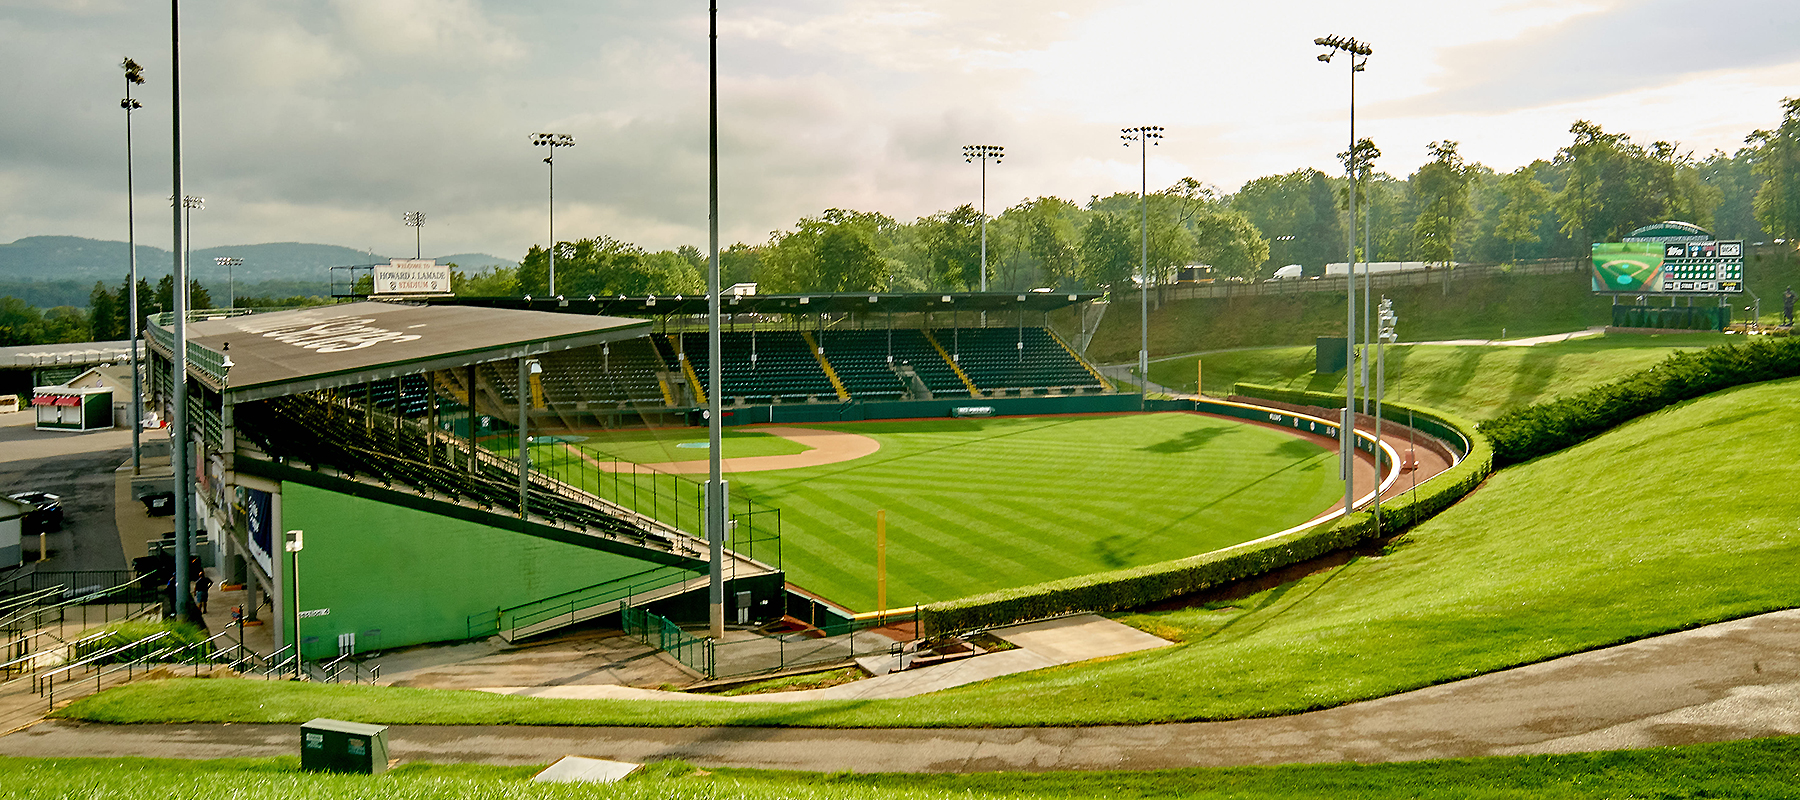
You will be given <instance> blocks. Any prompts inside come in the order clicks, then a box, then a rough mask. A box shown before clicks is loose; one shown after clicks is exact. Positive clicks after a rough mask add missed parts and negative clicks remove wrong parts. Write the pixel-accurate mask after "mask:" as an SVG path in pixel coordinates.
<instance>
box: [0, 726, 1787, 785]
mask: <svg viewBox="0 0 1800 800" xmlns="http://www.w3.org/2000/svg"><path fill="white" fill-rule="evenodd" d="M1796 758H1800V741H1797V740H1796V739H1794V738H1793V737H1781V738H1772V739H1758V740H1754V741H1748V742H1728V743H1723V744H1703V745H1688V746H1683V747H1664V748H1656V749H1652V750H1636V751H1622V752H1610V753H1576V754H1571V755H1554V756H1507V757H1498V758H1467V759H1454V760H1445V761H1421V762H1412V763H1403V764H1369V765H1362V764H1305V765H1293V766H1282V767H1235V768H1224V769H1179V770H1157V771H1154V772H1047V773H976V774H971V775H898V774H885V775H884V774H876V775H859V774H852V773H834V774H829V775H825V774H818V773H807V772H777V771H770V770H747V769H724V768H714V769H707V770H700V769H696V768H694V767H693V766H691V765H689V764H686V763H683V762H679V761H666V762H661V763H657V764H651V765H649V766H647V767H645V768H644V770H642V771H641V772H639V773H638V774H636V775H633V776H632V777H629V778H627V779H625V780H624V781H621V782H620V783H617V784H613V785H610V786H593V785H581V784H541V783H530V782H529V781H528V779H529V778H530V777H531V776H532V775H533V774H535V773H536V772H537V771H538V770H540V769H541V768H542V767H540V766H526V767H495V766H483V765H474V764H469V765H434V764H406V765H402V766H400V767H397V768H395V769H393V770H391V771H389V772H388V773H387V774H385V775H378V776H363V775H322V774H317V773H303V772H300V771H299V763H298V762H299V759H297V758H293V757H284V758H266V759H228V760H227V759H221V760H214V761H178V760H174V759H150V758H58V759H27V758H0V786H4V787H5V788H4V789H3V790H0V795H3V796H5V797H17V798H33V799H35V798H65V797H80V798H85V799H86V800H125V799H126V798H130V799H131V800H139V799H140V798H143V799H144V800H160V799H163V798H166V799H167V800H194V798H204V797H221V798H227V797H228V798H247V797H257V798H271V797H279V798H292V799H293V800H315V799H316V800H340V799H342V800H351V799H352V798H354V799H355V800H362V798H370V797H384V798H410V799H411V800H439V799H440V798H442V799H443V800H452V799H454V800H463V799H464V798H500V799H502V800H504V799H506V798H526V797H530V798H551V799H552V800H556V799H558V798H576V797H582V798H589V797H592V798H617V799H618V800H635V799H636V798H654V800H669V799H671V798H675V799H685V798H710V799H711V800H814V799H815V798H819V799H821V800H822V799H823V798H831V800H840V799H841V800H915V799H917V800H924V798H933V799H935V798H943V797H966V798H975V799H976V800H983V799H985V798H994V799H995V800H999V799H1000V798H1021V799H1024V798H1042V799H1043V800H1051V799H1052V798H1082V800H1086V799H1087V798H1094V797H1108V798H1116V799H1117V800H1129V799H1130V798H1148V797H1158V798H1162V797H1175V798H1238V799H1240V800H1257V799H1258V798H1321V799H1324V798H1329V799H1330V800H1344V799H1346V798H1348V799H1354V798H1367V799H1368V800H1390V798H1391V799H1392V800H1402V799H1403V798H1407V799H1410V798H1456V799H1457V800H1463V799H1464V798H1501V797H1533V798H1548V799H1550V800H1559V799H1560V798H1614V797H1668V798H1676V797H1794V796H1796V795H1800V792H1796V790H1795V789H1794V786H1793V780H1792V779H1793V764H1794V759H1796Z"/></svg>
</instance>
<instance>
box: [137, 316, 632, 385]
mask: <svg viewBox="0 0 1800 800" xmlns="http://www.w3.org/2000/svg"><path fill="white" fill-rule="evenodd" d="M171 322H172V320H171V319H170V318H169V316H168V315H163V317H162V318H161V319H160V320H157V324H154V325H152V326H151V328H150V331H149V332H150V335H151V340H152V342H154V345H155V347H156V349H157V350H158V351H159V352H160V353H162V354H163V355H164V356H168V355H170V354H171V353H172V352H173V346H174V334H173V333H172V332H171V331H170V330H169V328H168V326H169V324H170V323H171ZM649 332H650V322H649V321H648V320H642V319H619V318H616V317H605V316H585V317H583V316H574V315H570V314H547V313H544V312H540V311H521V310H514V309H505V308H490V307H474V306H444V305H402V304H398V303H380V302H363V303H349V304H345V305H335V306H318V307H315V308H305V309H296V310H292V311H276V312H272V313H268V314H250V315H244V316H231V317H222V318H214V319H206V320H200V321H196V322H190V323H188V326H187V335H188V345H189V349H188V354H189V358H188V361H189V365H190V374H192V375H194V376H195V377H196V378H199V379H200V380H203V381H205V382H207V383H208V384H210V385H211V386H212V387H213V388H214V389H217V390H219V391H221V392H224V393H225V394H227V395H229V396H230V398H231V399H232V400H233V401H234V402H245V401H250V400H261V399H265V398H269V397H280V396H283V395H290V394H295V393H298V392H306V391H313V390H316V389H329V388H333V387H340V386H354V385H357V384H362V383H367V382H370V381H378V380H391V379H393V378H398V377H400V376H403V375H412V374H417V373H420V372H426V371H430V370H440V369H451V368H455V367H462V366H468V365H470V364H480V363H485V362H489V361H502V360H507V359H514V358H521V357H526V356H533V355H538V354H541V353H547V352H551V351H555V350H568V349H571V348H576V347H586V346H589V345H597V344H601V343H603V342H612V341H618V340H620V339H633V338H637V337H640V336H644V335H646V334H648V333H649ZM228 356H229V359H228V358H227V357H228ZM227 361H229V364H227Z"/></svg>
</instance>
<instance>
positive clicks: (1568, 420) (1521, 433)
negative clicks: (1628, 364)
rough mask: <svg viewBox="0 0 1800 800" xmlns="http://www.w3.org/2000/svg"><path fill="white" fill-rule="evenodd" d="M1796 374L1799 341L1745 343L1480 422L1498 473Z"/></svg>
mask: <svg viewBox="0 0 1800 800" xmlns="http://www.w3.org/2000/svg"><path fill="white" fill-rule="evenodd" d="M1796 375H1800V340H1796V339H1782V340H1779V341H1776V340H1770V339H1766V338H1760V337H1759V338H1756V339H1751V340H1749V341H1747V342H1745V343H1744V344H1727V345H1719V346H1717V347H1709V348H1707V349H1705V350H1701V351H1698V352H1685V353H1674V354H1672V355H1670V356H1669V357H1668V358H1667V359H1664V360H1663V362H1662V363H1660V364H1657V365H1656V366H1653V367H1650V368H1649V369H1645V370H1641V371H1638V372H1635V373H1632V374H1631V375H1627V376H1625V377H1624V378H1621V379H1619V380H1617V381H1614V382H1612V383H1607V384H1602V385H1600V386H1596V387H1594V388H1592V389H1588V390H1587V391H1584V392H1581V393H1579V394H1574V395H1570V396H1568V397H1559V398H1556V399H1555V400H1550V401H1547V402H1543V403H1536V404H1533V405H1529V406H1525V407H1523V408H1517V409H1514V410H1512V411H1508V412H1506V413H1504V414H1501V415H1500V416H1498V417H1495V418H1494V419H1491V420H1488V421H1487V422H1484V423H1482V424H1481V428H1480V430H1481V433H1482V434H1483V435H1484V436H1486V437H1487V438H1488V439H1489V441H1491V442H1492V443H1493V447H1494V463H1495V466H1496V467H1504V466H1507V465H1510V464H1516V463H1519V462H1521V461H1528V460H1530V459H1533V458H1537V457H1538V456H1541V455H1545V454H1547V453H1553V452H1556V451H1558V450H1561V449H1563V448H1565V447H1570V446H1572V445H1576V444H1580V443H1581V442H1584V441H1587V440H1588V439H1591V438H1593V437H1595V436H1598V435H1600V434H1601V433H1605V432H1606V431H1608V430H1611V429H1613V428H1615V427H1617V426H1619V425H1621V424H1623V423H1626V422H1629V421H1631V420H1633V419H1636V418H1638V417H1641V416H1643V415H1645V414H1648V413H1650V412H1652V411H1657V410H1660V409H1662V408H1666V407H1668V406H1670V405H1673V404H1675V403H1679V402H1681V401H1683V400H1691V399H1693V398H1696V397H1699V396H1701V395H1705V394H1711V393H1712V392H1716V391H1719V390H1720V389H1728V388H1730V387H1733V386H1740V385H1743V384H1746V383H1760V382H1762V381H1769V380H1775V379H1778V378H1790V377H1793V376H1796Z"/></svg>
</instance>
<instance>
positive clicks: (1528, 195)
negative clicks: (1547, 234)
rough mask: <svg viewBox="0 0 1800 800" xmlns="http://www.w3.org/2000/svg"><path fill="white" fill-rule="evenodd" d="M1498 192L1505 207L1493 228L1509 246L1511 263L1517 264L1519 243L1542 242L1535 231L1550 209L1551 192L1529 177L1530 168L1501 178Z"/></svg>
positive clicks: (1531, 176)
mask: <svg viewBox="0 0 1800 800" xmlns="http://www.w3.org/2000/svg"><path fill="white" fill-rule="evenodd" d="M1499 190H1500V193H1501V195H1502V196H1503V197H1505V198H1506V205H1505V206H1503V207H1501V209H1500V222H1499V225H1497V226H1495V228H1494V235H1495V236H1498V237H1499V238H1501V239H1504V240H1506V241H1507V242H1510V243H1511V244H1512V257H1511V259H1510V260H1512V261H1517V260H1519V243H1520V242H1530V243H1535V242H1538V241H1540V240H1541V239H1542V237H1541V236H1539V234H1538V229H1539V228H1540V227H1541V225H1542V223H1543V217H1544V214H1545V213H1546V212H1548V211H1549V210H1550V189H1549V187H1547V186H1545V185H1544V184H1543V182H1542V181H1539V180H1538V179H1537V176H1536V175H1534V174H1532V170H1531V167H1530V166H1524V167H1520V168H1518V169H1516V170H1513V171H1512V172H1509V173H1507V174H1505V175H1503V176H1501V178H1500V185H1499Z"/></svg>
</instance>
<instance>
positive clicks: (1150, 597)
mask: <svg viewBox="0 0 1800 800" xmlns="http://www.w3.org/2000/svg"><path fill="white" fill-rule="evenodd" d="M1247 386H1248V385H1247V384H1239V391H1238V393H1239V394H1245V391H1244V389H1245V388H1246V387H1247ZM1249 388H1251V389H1252V390H1254V389H1259V388H1266V387H1249ZM1284 395H1285V396H1284V397H1282V398H1280V399H1283V400H1286V401H1289V402H1294V403H1300V404H1308V405H1326V404H1329V402H1330V395H1324V394H1319V393H1314V392H1284ZM1268 399H1276V398H1268ZM1338 405H1339V406H1340V407H1341V406H1342V398H1339V403H1338ZM1388 405H1389V406H1392V407H1398V408H1400V409H1401V410H1411V411H1413V413H1414V414H1416V415H1417V416H1419V417H1420V418H1421V419H1423V418H1428V417H1429V418H1432V419H1434V420H1435V421H1437V422H1438V423H1439V424H1442V425H1444V426H1446V427H1449V428H1452V429H1455V430H1457V431H1459V432H1462V433H1463V434H1464V435H1465V436H1466V437H1467V438H1468V439H1469V441H1470V442H1471V448H1470V452H1469V455H1468V457H1467V458H1464V459H1463V460H1462V461H1461V462H1458V463H1457V465H1456V466H1454V467H1452V468H1450V469H1449V470H1446V471H1445V472H1444V473H1443V474H1441V475H1438V476H1437V477H1435V478H1432V479H1431V480H1429V481H1426V482H1425V483H1424V484H1422V485H1420V487H1419V490H1418V491H1416V492H1412V493H1409V494H1408V495H1406V496H1404V497H1401V498H1396V499H1393V500H1388V501H1384V502H1383V504H1382V508H1381V517H1382V522H1381V527H1380V529H1379V530H1380V533H1382V534H1394V533H1399V532H1401V531H1403V530H1405V529H1406V528H1409V527H1411V526H1412V525H1415V524H1417V523H1418V522H1420V521H1423V520H1425V519H1428V518H1430V517H1431V516H1432V515H1434V514H1436V513H1438V512H1439V511H1442V510H1443V509H1445V508H1448V507H1449V506H1450V505H1451V504H1452V503H1455V502H1456V501H1457V500H1460V499H1462V497H1463V496H1464V495H1466V494H1468V493H1469V492H1470V491H1472V490H1473V489H1474V488H1475V487H1476V486H1478V485H1480V484H1481V481H1482V480H1484V479H1486V478H1487V476H1488V473H1489V472H1490V471H1491V470H1492V468H1493V455H1492V451H1491V450H1490V449H1489V448H1488V445H1487V442H1486V441H1485V440H1483V439H1482V438H1481V436H1480V435H1479V434H1477V433H1476V432H1475V427H1474V426H1473V425H1471V424H1469V423H1468V422H1466V421H1463V420H1461V419H1459V418H1457V417H1454V416H1451V415H1448V414H1444V413H1442V412H1438V411H1433V410H1428V409H1423V408H1418V407H1414V406H1407V405H1403V404H1396V403H1390V404H1388ZM1376 535H1377V526H1376V522H1375V518H1374V515H1373V514H1371V513H1368V512H1358V513H1355V514H1351V515H1349V516H1348V517H1340V518H1339V519H1336V520H1333V521H1331V522H1327V523H1323V524H1320V525H1316V526H1314V527H1311V528H1307V529H1305V530H1301V531H1295V532H1293V533H1290V534H1287V535H1284V536H1280V537H1268V538H1264V539H1258V540H1255V541H1250V542H1245V543H1242V544H1238V545H1233V546H1231V547H1227V548H1224V549H1221V550H1215V551H1213V552H1211V553H1205V554H1202V555H1197V556H1190V557H1188V558H1183V559H1177V560H1175V561H1165V562H1163V563H1160V564H1150V565H1146V566H1142V567H1132V568H1129V569H1121V570H1113V571H1111V572H1097V573H1094V574H1091V575H1081V576H1077V577H1073V578H1064V579H1062V580H1058V581H1050V582H1048V583H1040V584H1036V585H1033V586H1021V587H1018V588H1015V589H1004V590H1001V591H997V592H989V593H987V594H982V595H976V596H974V597H966V598H963V599H961V600H950V601H946V602H941V603H932V604H930V605H928V606H924V607H922V608H920V609H919V627H920V634H921V635H922V636H939V635H943V634H947V633H953V632H957V631H966V630H975V629H978V628H992V627H998V626H1002V625H1009V624H1013V623H1017V622H1024V621H1028V620H1034V619H1045V618H1048V617H1054V616H1059V615H1063V614H1073V613H1086V612H1095V611H1119V610H1122V609H1127V608H1137V607H1140V606H1144V605H1148V604H1151V603H1156V602H1160V601H1163V600H1167V599H1169V598H1171V597H1179V596H1181V595H1184V594H1191V593H1193V592H1197V591H1200V590H1202V589H1207V588H1211V587H1214V586H1219V585H1222V584H1226V583H1230V582H1232V581H1236V580H1242V579H1244V578H1250V577H1255V576H1257V575H1261V574H1264V573H1266V572H1269V571H1271V570H1276V569H1280V568H1282V567H1285V566H1289V565H1291V564H1297V563H1300V562H1302V561H1306V560H1308V559H1312V558H1317V557H1319V556H1322V555H1325V554H1327V553H1331V552H1334V551H1337V550H1342V549H1344V548H1347V547H1352V546H1354V545H1356V544H1357V543H1359V542H1362V541H1364V540H1367V539H1370V538H1373V537H1375V536H1376Z"/></svg>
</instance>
